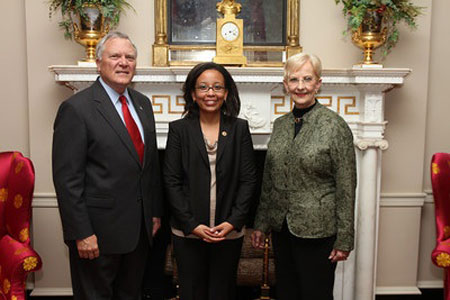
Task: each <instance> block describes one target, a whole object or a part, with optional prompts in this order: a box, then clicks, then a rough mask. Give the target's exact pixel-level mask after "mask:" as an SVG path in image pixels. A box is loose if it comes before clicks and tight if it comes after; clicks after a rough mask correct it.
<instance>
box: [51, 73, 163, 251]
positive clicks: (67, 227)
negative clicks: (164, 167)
mask: <svg viewBox="0 0 450 300" xmlns="http://www.w3.org/2000/svg"><path fill="white" fill-rule="evenodd" d="M128 91H129V95H130V97H131V99H132V102H133V104H134V107H135V108H136V112H137V113H138V115H139V118H140V120H141V123H142V126H143V129H144V140H145V153H144V163H143V165H141V163H140V162H139V157H138V154H137V152H136V150H135V148H134V145H133V142H132V141H131V138H130V136H129V134H128V131H127V129H126V127H125V124H124V123H123V122H122V120H121V119H120V116H119V114H118V113H117V111H116V109H115V107H114V105H113V104H112V102H111V100H110V99H109V97H108V94H107V93H106V91H105V90H104V88H103V87H102V85H101V83H100V82H99V81H98V80H97V81H96V82H95V83H94V84H93V85H92V86H90V87H89V88H87V89H85V90H83V91H80V92H78V93H77V94H75V95H74V96H72V97H70V98H69V99H67V100H66V101H64V102H63V103H62V104H61V106H60V108H59V110H58V114H57V116H56V120H55V124H54V135H53V154H52V158H53V181H54V185H55V190H56V194H57V198H58V204H59V210H60V214H61V220H62V225H63V232H64V239H65V240H66V241H71V240H77V239H82V238H85V237H88V236H90V235H92V234H96V236H97V238H98V244H99V249H100V253H102V254H120V253H127V252H130V251H132V250H133V249H134V248H135V247H136V245H137V242H138V239H139V233H140V228H141V223H142V216H144V220H145V224H146V229H147V234H148V237H149V241H150V242H151V241H152V226H153V224H152V217H156V216H160V215H161V214H162V203H161V202H162V198H161V191H160V167H159V160H158V151H157V147H156V134H155V121H154V117H153V110H152V107H151V104H150V101H149V99H148V98H147V97H145V96H144V95H142V94H140V93H139V92H137V91H135V90H132V89H128Z"/></svg>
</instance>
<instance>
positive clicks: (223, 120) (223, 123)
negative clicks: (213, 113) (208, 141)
mask: <svg viewBox="0 0 450 300" xmlns="http://www.w3.org/2000/svg"><path fill="white" fill-rule="evenodd" d="M231 134H232V132H231V126H230V122H229V120H228V118H227V116H225V115H221V116H220V129H219V141H218V146H217V163H219V161H220V159H221V157H222V155H223V153H224V152H225V149H226V148H227V146H228V144H229V141H230V139H231V138H232V137H231Z"/></svg>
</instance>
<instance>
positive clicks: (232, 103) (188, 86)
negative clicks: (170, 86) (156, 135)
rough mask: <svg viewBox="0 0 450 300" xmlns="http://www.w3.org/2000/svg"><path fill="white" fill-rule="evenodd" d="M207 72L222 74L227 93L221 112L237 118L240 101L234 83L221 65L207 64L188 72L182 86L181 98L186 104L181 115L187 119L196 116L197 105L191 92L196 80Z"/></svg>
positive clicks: (201, 64) (197, 111)
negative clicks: (214, 71)
mask: <svg viewBox="0 0 450 300" xmlns="http://www.w3.org/2000/svg"><path fill="white" fill-rule="evenodd" d="M207 70H216V71H218V72H220V74H222V76H223V78H224V79H225V88H226V89H227V91H228V96H227V99H225V101H224V102H223V105H222V107H221V111H222V113H223V114H225V115H228V116H232V117H237V116H238V115H239V111H240V109H241V100H240V99H239V93H238V89H237V87H236V83H235V82H234V80H233V78H232V77H231V75H230V73H228V71H227V70H226V69H225V68H224V67H223V66H221V65H219V64H216V63H213V62H207V63H200V64H198V65H196V66H195V67H193V68H192V70H191V71H190V72H189V74H188V76H187V78H186V81H185V82H184V84H183V97H184V101H185V102H186V104H185V105H184V112H183V115H185V116H187V117H192V116H198V115H199V108H198V104H197V103H196V102H195V101H194V99H192V92H193V91H194V90H195V86H196V84H197V78H198V77H199V76H200V75H201V74H202V73H203V72H205V71H207Z"/></svg>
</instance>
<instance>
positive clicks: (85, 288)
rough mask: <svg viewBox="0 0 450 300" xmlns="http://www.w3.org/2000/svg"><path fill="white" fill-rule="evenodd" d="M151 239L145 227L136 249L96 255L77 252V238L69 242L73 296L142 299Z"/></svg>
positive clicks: (99, 299)
mask: <svg viewBox="0 0 450 300" xmlns="http://www.w3.org/2000/svg"><path fill="white" fill-rule="evenodd" d="M149 248H150V246H149V241H148V237H147V234H146V232H145V227H144V226H143V225H142V226H141V235H140V238H139V242H138V244H137V246H136V249H135V250H134V251H132V252H130V253H126V254H112V255H104V254H102V253H101V251H102V250H101V249H100V256H99V257H97V258H95V259H93V260H89V259H83V258H80V257H79V255H78V250H77V246H76V243H75V241H70V243H69V256H70V271H71V276H72V288H73V299H74V300H140V297H141V287H142V278H143V276H144V270H145V263H146V257H147V255H148V252H149Z"/></svg>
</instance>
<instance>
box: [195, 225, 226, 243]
mask: <svg viewBox="0 0 450 300" xmlns="http://www.w3.org/2000/svg"><path fill="white" fill-rule="evenodd" d="M192 233H193V234H195V235H196V236H198V237H199V238H201V239H202V240H203V241H205V242H207V243H217V242H221V241H223V240H225V238H224V237H218V236H217V235H215V234H212V233H211V228H209V227H208V226H206V225H203V224H200V225H198V226H197V227H195V229H194V230H193V231H192Z"/></svg>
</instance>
